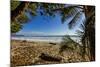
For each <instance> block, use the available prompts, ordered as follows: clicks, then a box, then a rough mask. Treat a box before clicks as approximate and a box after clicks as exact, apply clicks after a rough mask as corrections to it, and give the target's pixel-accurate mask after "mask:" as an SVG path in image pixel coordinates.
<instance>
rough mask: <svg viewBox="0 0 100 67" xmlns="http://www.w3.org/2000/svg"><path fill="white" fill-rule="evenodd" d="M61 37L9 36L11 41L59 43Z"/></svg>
mask: <svg viewBox="0 0 100 67" xmlns="http://www.w3.org/2000/svg"><path fill="white" fill-rule="evenodd" d="M62 38H63V37H62V36H61V37H56V36H53V37H49V36H46V37H44V36H40V37H39V36H38V37H36V36H35V37H34V36H31V37H30V36H11V39H12V40H26V41H44V42H61V41H62Z"/></svg>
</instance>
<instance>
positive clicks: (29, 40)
mask: <svg viewBox="0 0 100 67" xmlns="http://www.w3.org/2000/svg"><path fill="white" fill-rule="evenodd" d="M11 40H18V41H28V42H53V43H60V42H61V40H56V41H54V40H43V39H24V38H20V39H19V38H11Z"/></svg>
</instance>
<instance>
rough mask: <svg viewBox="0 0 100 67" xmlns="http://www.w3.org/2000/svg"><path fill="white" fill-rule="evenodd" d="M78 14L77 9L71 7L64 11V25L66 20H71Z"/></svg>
mask: <svg viewBox="0 0 100 67" xmlns="http://www.w3.org/2000/svg"><path fill="white" fill-rule="evenodd" d="M76 12H77V9H76V8H75V7H69V8H65V9H63V10H62V13H61V14H62V18H61V20H62V23H64V22H65V21H66V19H69V18H70V17H72V16H73V15H75V13H76Z"/></svg>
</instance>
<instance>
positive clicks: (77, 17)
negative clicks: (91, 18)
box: [68, 12, 81, 29]
mask: <svg viewBox="0 0 100 67" xmlns="http://www.w3.org/2000/svg"><path fill="white" fill-rule="evenodd" d="M80 17H81V12H78V13H77V14H76V15H75V16H74V17H73V19H72V20H71V21H70V22H69V23H68V26H69V28H70V29H71V28H73V27H74V26H75V25H76V23H77V21H78V20H79V19H80Z"/></svg>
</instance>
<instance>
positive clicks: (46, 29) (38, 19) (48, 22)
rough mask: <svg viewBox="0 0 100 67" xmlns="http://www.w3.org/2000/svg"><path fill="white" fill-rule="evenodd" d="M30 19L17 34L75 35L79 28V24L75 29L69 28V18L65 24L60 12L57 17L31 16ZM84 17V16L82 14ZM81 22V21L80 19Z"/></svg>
mask: <svg viewBox="0 0 100 67" xmlns="http://www.w3.org/2000/svg"><path fill="white" fill-rule="evenodd" d="M28 16H29V17H30V21H28V23H26V24H24V25H23V29H22V30H21V31H19V32H18V33H17V34H33V35H34V34H38V35H66V34H68V35H74V34H75V33H76V32H75V31H76V30H77V29H78V28H79V25H77V26H76V27H75V28H74V29H68V25H67V23H68V22H69V20H66V21H65V23H64V24H62V23H61V17H60V15H59V14H56V16H55V17H50V16H41V15H37V16H34V17H33V16H31V15H28ZM82 17H84V16H82ZM78 23H81V21H78Z"/></svg>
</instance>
